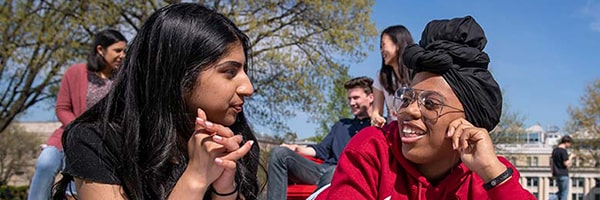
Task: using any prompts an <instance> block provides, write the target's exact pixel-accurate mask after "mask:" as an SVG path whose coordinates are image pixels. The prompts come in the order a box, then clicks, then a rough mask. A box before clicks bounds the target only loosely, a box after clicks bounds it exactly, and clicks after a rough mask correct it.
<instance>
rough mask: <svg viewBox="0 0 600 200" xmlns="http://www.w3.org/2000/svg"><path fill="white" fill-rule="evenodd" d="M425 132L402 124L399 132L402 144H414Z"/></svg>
mask: <svg viewBox="0 0 600 200" xmlns="http://www.w3.org/2000/svg"><path fill="white" fill-rule="evenodd" d="M425 135H426V132H425V131H423V130H421V129H419V128H416V127H414V126H411V125H408V124H403V126H402V129H401V130H400V137H401V140H402V143H414V142H417V141H418V140H419V139H421V138H422V137H424V136H425Z"/></svg>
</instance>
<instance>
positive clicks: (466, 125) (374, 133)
mask: <svg viewBox="0 0 600 200" xmlns="http://www.w3.org/2000/svg"><path fill="white" fill-rule="evenodd" d="M486 43H487V40H486V38H485V35H484V32H483V29H482V28H481V27H480V26H479V24H477V22H475V19H473V18H472V17H470V16H467V17H463V18H455V19H451V20H433V21H431V22H430V23H429V24H428V25H427V27H426V28H425V30H424V31H423V35H422V37H421V41H420V43H419V45H416V44H413V45H409V46H408V47H407V48H406V50H405V52H404V54H403V58H404V59H403V60H404V63H405V65H406V66H407V67H409V68H411V69H412V70H414V71H413V72H414V76H413V79H412V81H411V84H410V87H402V88H399V89H398V90H396V91H395V94H394V98H395V100H394V109H395V110H396V112H397V114H398V115H397V117H398V120H397V121H395V122H392V123H390V124H388V125H386V126H384V127H383V128H377V127H373V126H372V127H368V128H365V129H363V130H362V131H361V132H359V133H358V135H356V136H355V137H354V138H352V140H351V141H350V143H349V144H348V146H347V147H346V149H345V150H344V152H343V153H342V156H341V158H340V162H339V164H338V166H337V168H336V171H335V173H334V177H333V180H332V183H331V185H330V187H328V188H327V189H325V190H324V191H322V192H321V193H319V194H318V196H317V199H510V200H516V199H535V197H534V196H533V195H532V194H531V193H530V192H528V191H527V190H525V189H524V188H523V187H522V186H521V184H520V183H519V172H518V171H517V169H516V168H515V167H514V166H513V165H512V164H511V163H510V162H508V161H507V160H506V159H504V158H503V157H500V156H497V155H496V153H495V151H494V146H493V144H492V140H491V139H490V136H489V131H491V130H492V129H493V128H494V127H495V126H496V125H497V124H498V122H499V119H500V114H501V112H502V94H501V90H500V87H499V85H498V83H497V82H496V81H495V80H494V78H493V76H492V74H491V73H490V71H489V70H488V64H489V57H488V55H487V54H486V53H485V52H483V49H484V47H485V45H486Z"/></svg>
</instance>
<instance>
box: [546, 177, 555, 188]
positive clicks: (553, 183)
mask: <svg viewBox="0 0 600 200" xmlns="http://www.w3.org/2000/svg"><path fill="white" fill-rule="evenodd" d="M548 181H549V182H548V185H549V186H550V187H556V179H555V178H554V177H550V179H548Z"/></svg>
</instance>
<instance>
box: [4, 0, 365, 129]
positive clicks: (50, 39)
mask: <svg viewBox="0 0 600 200" xmlns="http://www.w3.org/2000/svg"><path fill="white" fill-rule="evenodd" d="M175 2H179V1H177V0H166V1H161V0H154V1H142V2H140V1H104V0H90V1H65V0H49V1H41V2H40V1H34V0H29V1H18V2H15V1H11V0H9V1H6V2H3V3H0V4H2V8H1V9H2V10H1V11H2V12H1V14H0V32H1V33H2V35H1V36H0V37H1V38H2V39H1V43H2V44H3V45H2V49H1V51H0V81H1V82H0V87H1V88H0V91H8V92H4V93H2V95H1V98H2V99H0V101H1V103H2V107H1V111H0V117H1V118H0V130H3V129H4V128H6V127H7V126H8V124H9V123H10V122H11V121H12V120H14V119H15V117H16V116H18V115H19V114H20V113H23V112H24V111H25V110H26V109H27V108H29V107H31V106H33V105H34V104H36V103H38V102H40V101H43V100H47V99H52V97H54V94H55V93H56V88H57V84H58V83H59V81H60V72H61V70H64V68H65V67H66V66H68V65H69V64H72V63H74V62H81V61H83V59H82V58H83V55H85V53H86V52H85V51H86V50H87V49H89V47H88V46H87V44H88V43H89V42H90V36H91V35H92V34H93V33H95V32H97V31H98V30H100V29H104V28H108V27H114V28H117V29H119V30H121V31H122V32H124V33H125V34H126V35H133V34H135V33H136V32H137V30H138V29H139V27H140V26H141V24H142V22H143V21H144V20H145V19H146V18H147V17H148V16H149V15H150V14H151V13H152V12H153V11H155V10H156V9H158V8H160V7H162V6H165V5H168V4H170V3H175ZM199 2H200V3H203V4H205V5H207V6H209V7H212V8H214V9H216V10H218V11H220V12H221V13H223V14H225V15H226V16H228V17H230V18H231V19H232V20H233V21H234V22H235V23H236V24H237V25H238V26H239V27H240V28H241V29H242V30H243V31H244V32H245V33H247V34H248V35H249V37H250V41H251V44H252V53H251V55H250V56H251V57H252V62H251V63H250V66H251V69H250V72H249V74H250V78H251V79H252V82H253V84H254V86H255V89H256V91H255V95H254V96H253V97H252V98H251V99H250V101H251V102H250V103H249V104H247V105H248V108H247V110H248V115H249V117H250V118H251V119H252V122H253V123H257V124H260V125H264V126H266V127H269V128H271V129H272V130H275V131H277V132H286V131H287V130H288V129H289V128H288V126H287V119H289V118H290V117H293V116H295V114H296V113H297V112H307V113H309V114H310V115H313V116H322V115H323V113H322V110H321V109H322V108H323V106H321V105H323V104H326V103H327V102H330V101H334V100H331V99H328V98H327V97H326V96H325V95H326V94H329V93H331V92H332V91H333V87H334V85H332V84H331V83H332V82H333V81H334V80H335V79H336V78H338V77H339V76H344V75H347V66H345V65H344V64H343V63H349V62H358V61H360V60H362V59H364V57H365V55H366V51H365V49H366V48H365V47H369V48H372V46H371V45H368V43H369V41H370V40H373V39H375V36H376V35H377V30H376V28H375V25H374V23H373V22H372V21H371V19H370V15H371V7H372V5H373V1H372V0H359V1H325V0H280V1H272V0H266V1H265V0H249V1H240V0H231V1H220V0H200V1H199ZM336 116H337V115H336Z"/></svg>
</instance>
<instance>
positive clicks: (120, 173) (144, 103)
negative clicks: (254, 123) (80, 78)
mask: <svg viewBox="0 0 600 200" xmlns="http://www.w3.org/2000/svg"><path fill="white" fill-rule="evenodd" d="M249 50H250V44H249V39H248V37H247V36H246V35H245V34H244V33H243V32H242V31H241V30H240V29H239V28H238V27H237V26H236V25H235V24H234V23H233V22H232V21H231V20H230V19H228V18H227V17H225V16H223V15H222V14H220V13H217V12H216V11H214V10H211V9H209V8H206V7H204V6H202V5H201V4H198V3H175V4H170V5H168V6H165V7H163V8H160V9H158V10H157V11H155V12H154V13H153V14H152V15H150V16H149V17H148V19H147V21H145V22H144V24H143V25H142V27H141V28H140V30H139V32H138V33H137V35H136V36H135V39H133V41H132V42H131V45H130V46H129V48H128V51H127V57H125V61H124V63H123V65H122V67H121V68H120V70H119V73H118V74H117V76H116V78H115V83H114V86H113V89H112V90H111V91H109V93H108V94H107V96H106V97H105V98H103V99H102V100H100V101H99V102H98V103H97V104H96V105H95V106H94V107H92V108H90V109H89V110H87V111H86V112H85V113H83V114H82V115H81V116H80V117H78V118H77V119H76V120H75V121H73V123H71V125H69V126H68V127H67V129H65V133H64V135H63V142H64V151H65V155H66V164H65V165H66V166H65V170H64V171H63V178H62V179H61V180H60V181H59V183H58V184H57V186H56V191H57V192H55V193H54V198H55V199H64V195H63V191H65V190H66V185H67V183H68V182H69V181H71V180H75V185H76V187H77V198H79V199H85V200H89V199H135V200H138V199H177V200H182V199H225V200H226V199H249V200H254V199H257V196H258V195H257V194H258V193H259V186H258V177H257V170H258V166H259V162H258V158H259V146H258V143H254V141H256V137H255V136H254V134H253V132H252V130H251V127H250V125H249V123H248V121H247V120H246V117H245V115H244V112H243V106H244V103H245V99H246V98H247V97H249V96H251V95H252V94H253V93H254V88H253V86H252V83H251V82H250V79H249V77H248V75H247V74H246V71H247V70H248V60H249V58H248V55H249Z"/></svg>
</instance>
